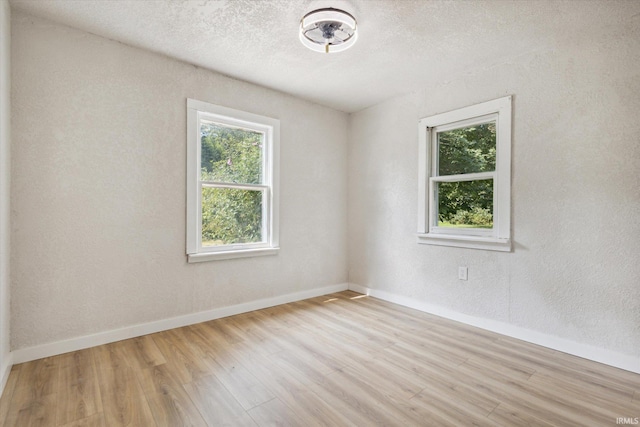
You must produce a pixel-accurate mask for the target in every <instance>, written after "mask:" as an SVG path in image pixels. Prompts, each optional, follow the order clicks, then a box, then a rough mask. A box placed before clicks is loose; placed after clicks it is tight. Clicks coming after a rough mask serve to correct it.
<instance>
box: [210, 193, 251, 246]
mask: <svg viewBox="0 0 640 427" xmlns="http://www.w3.org/2000/svg"><path fill="white" fill-rule="evenodd" d="M262 195H263V191H261V190H240V189H235V188H207V187H203V188H202V246H219V245H230V244H240V243H255V242H261V241H262V215H263V214H262Z"/></svg>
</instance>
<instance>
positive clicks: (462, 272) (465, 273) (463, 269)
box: [458, 267, 469, 280]
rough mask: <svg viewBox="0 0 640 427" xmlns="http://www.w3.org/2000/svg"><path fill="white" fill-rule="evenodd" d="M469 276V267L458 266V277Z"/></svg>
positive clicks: (464, 278) (465, 277)
mask: <svg viewBox="0 0 640 427" xmlns="http://www.w3.org/2000/svg"><path fill="white" fill-rule="evenodd" d="M468 278H469V276H468V269H467V267H458V279H460V280H467V279H468Z"/></svg>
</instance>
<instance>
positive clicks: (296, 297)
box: [12, 283, 348, 364]
mask: <svg viewBox="0 0 640 427" xmlns="http://www.w3.org/2000/svg"><path fill="white" fill-rule="evenodd" d="M347 289H348V284H347V283H342V284H338V285H332V286H325V287H322V288H315V289H309V290H307V291H300V292H294V293H291V294H286V295H279V296H275V297H271V298H264V299H260V300H256V301H250V302H246V303H242V304H237V305H232V306H228V307H220V308H214V309H212V310H207V311H200V312H197V313H191V314H185V315H183V316H177V317H172V318H169V319H163V320H158V321H155V322H149V323H143V324H139V325H133V326H127V327H125V328H121V329H114V330H111V331H104V332H99V333H97V334H92V335H85V336H82V337H77V338H71V339H68V340H64V341H57V342H53V343H48V344H42V345H38V346H35V347H28V348H21V349H18V350H14V351H13V352H12V355H13V363H16V364H17V363H23V362H29V361H31V360H36V359H42V358H43V357H49V356H55V355H58V354H63V353H68V352H70V351H76V350H82V349H85V348H89V347H95V346H97V345H102V344H108V343H110V342H115V341H121V340H125V339H128V338H135V337H139V336H142V335H147V334H153V333H155V332H161V331H166V330H168V329H173V328H179V327H182V326H187V325H193V324H195V323H201V322H206V321H209V320H214V319H220V318H222V317H228V316H233V315H235V314H241V313H246V312H249V311H254V310H260V309H262V308H268V307H273V306H276V305H281V304H286V303H289V302H294V301H300V300H304V299H308V298H314V297H318V296H322V295H326V294H331V293H334V292H340V291H346V290H347Z"/></svg>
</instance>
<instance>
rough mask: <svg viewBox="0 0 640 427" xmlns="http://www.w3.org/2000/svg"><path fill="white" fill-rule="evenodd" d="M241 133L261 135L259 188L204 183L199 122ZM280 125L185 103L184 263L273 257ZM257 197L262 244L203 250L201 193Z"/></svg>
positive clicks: (217, 107)
mask: <svg viewBox="0 0 640 427" xmlns="http://www.w3.org/2000/svg"><path fill="white" fill-rule="evenodd" d="M202 120H206V121H209V122H214V123H216V124H220V125H222V126H228V127H230V128H241V129H247V130H251V131H255V132H259V133H262V134H263V135H264V141H263V156H262V175H263V180H262V181H263V182H262V183H261V184H236V183H231V182H215V181H203V180H202V179H201V178H202V177H201V135H200V127H201V121H202ZM279 143H280V121H279V120H277V119H273V118H270V117H265V116H260V115H257V114H253V113H248V112H245V111H240V110H235V109H232V108H228V107H223V106H220V105H215V104H210V103H207V102H203V101H198V100H195V99H191V98H188V99H187V224H186V233H187V236H186V237H187V239H186V241H187V248H186V252H187V260H188V262H189V263H194V262H202V261H214V260H222V259H233V258H246V257H254V256H263V255H275V254H277V253H278V250H279V246H278V244H279V242H278V225H279V223H278V205H279V203H278V201H279V191H278V186H279V145H280V144H279ZM205 187H208V188H233V189H243V190H251V191H262V212H263V214H262V231H263V232H262V235H263V241H262V242H254V243H238V244H230V245H221V246H202V188H205Z"/></svg>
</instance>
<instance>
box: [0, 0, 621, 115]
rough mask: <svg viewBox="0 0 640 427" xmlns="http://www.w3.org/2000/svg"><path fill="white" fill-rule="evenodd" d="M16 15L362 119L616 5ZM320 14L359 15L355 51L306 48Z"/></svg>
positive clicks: (25, 4)
mask: <svg viewBox="0 0 640 427" xmlns="http://www.w3.org/2000/svg"><path fill="white" fill-rule="evenodd" d="M10 3H11V5H12V7H13V8H14V9H18V10H22V11H25V12H27V13H30V14H33V15H36V16H40V17H44V18H48V19H51V20H53V21H57V22H60V23H62V24H65V25H68V26H71V27H75V28H79V29H81V30H85V31H87V32H90V33H94V34H98V35H100V36H103V37H107V38H110V39H113V40H118V41H120V42H123V43H126V44H129V45H132V46H138V47H141V48H145V49H149V50H152V51H155V52H160V53H163V54H165V55H168V56H171V57H174V58H178V59H181V60H183V61H186V62H189V63H192V64H195V65H198V66H201V67H205V68H208V69H211V70H215V71H218V72H220V73H223V74H226V75H229V76H232V77H235V78H238V79H242V80H246V81H249V82H252V83H256V84H259V85H262V86H266V87H270V88H273V89H276V90H280V91H283V92H286V93H289V94H292V95H295V96H298V97H301V98H304V99H308V100H311V101H314V102H317V103H319V104H323V105H327V106H330V107H333V108H336V109H339V110H342V111H347V112H354V111H358V110H361V109H363V108H366V107H369V106H371V105H374V104H376V103H378V102H380V101H383V100H385V99H388V98H391V97H393V96H397V95H400V94H403V93H407V92H411V91H414V90H416V89H419V88H428V87H429V86H431V85H434V84H439V83H443V82H446V81H447V80H451V79H454V78H458V77H463V76H464V75H466V74H468V73H473V72H474V70H477V69H478V68H482V69H485V68H487V67H492V66H495V65H496V64H504V63H508V62H509V61H511V60H513V59H514V58H516V57H519V56H521V55H529V54H531V53H533V52H535V51H540V50H550V49H553V46H554V44H555V43H556V41H557V40H559V39H562V38H566V37H579V35H580V34H581V32H582V31H588V30H589V28H591V27H594V26H600V25H605V24H603V23H601V22H599V18H598V16H599V15H600V13H599V9H600V8H604V7H609V8H611V7H614V8H615V7H616V2H615V1H611V2H598V3H596V2H575V1H574V2H571V1H569V2H559V1H551V2H546V1H545V2H542V1H504V0H500V1H427V0H351V1H348V2H347V1H343V0H334V1H325V0H312V1H302V0H163V1H153V0H147V1H142V0H118V1H115V0H37V1H34V0H11V1H10ZM320 7H338V8H343V9H344V10H346V11H348V12H350V13H351V14H353V15H354V16H355V17H356V19H357V20H358V29H359V31H360V35H359V39H358V42H357V43H356V44H355V45H354V46H353V47H352V48H351V49H348V50H347V51H344V52H340V53H335V54H329V55H327V54H322V53H317V52H312V51H310V50H308V49H306V48H305V47H304V46H302V44H301V43H300V41H299V40H298V25H299V20H300V18H301V17H302V16H303V15H304V14H305V13H307V12H309V11H311V10H314V9H316V8H320Z"/></svg>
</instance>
